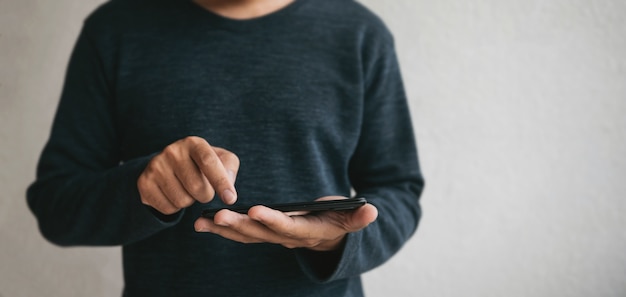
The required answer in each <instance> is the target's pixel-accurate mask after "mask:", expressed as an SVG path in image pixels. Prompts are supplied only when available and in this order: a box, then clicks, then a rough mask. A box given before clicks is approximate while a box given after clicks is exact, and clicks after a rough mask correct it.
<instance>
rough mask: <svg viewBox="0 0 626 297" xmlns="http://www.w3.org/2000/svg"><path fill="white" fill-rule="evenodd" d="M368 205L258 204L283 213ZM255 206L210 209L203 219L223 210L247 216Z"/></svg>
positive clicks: (351, 200)
mask: <svg viewBox="0 0 626 297" xmlns="http://www.w3.org/2000/svg"><path fill="white" fill-rule="evenodd" d="M365 203H367V200H366V199H365V198H349V199H339V200H327V201H308V202H292V203H281V204H267V205H266V204H256V205H263V206H266V207H269V208H272V209H276V210H279V211H282V212H290V211H309V212H314V211H328V210H351V209H356V208H359V207H361V206H363V205H365ZM252 206H254V205H250V206H237V207H223V208H209V209H205V210H203V211H202V217H205V218H209V219H212V218H213V217H214V216H215V214H216V213H217V212H218V211H220V210H222V209H228V210H231V211H234V212H238V213H241V214H247V213H248V210H250V208H251V207H252Z"/></svg>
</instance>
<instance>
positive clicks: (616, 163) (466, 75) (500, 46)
mask: <svg viewBox="0 0 626 297" xmlns="http://www.w3.org/2000/svg"><path fill="white" fill-rule="evenodd" d="M100 2H102V1H101V0H56V1H50V0H21V1H14V0H0V189H1V191H0V195H1V196H0V296H2V297H13V296H93V297H97V296H119V293H120V290H121V286H122V283H121V263H120V249H119V248H65V249H63V248H58V247H55V246H53V245H51V244H49V243H47V242H46V241H45V240H44V239H42V237H41V236H40V235H39V233H38V231H37V228H36V224H35V220H34V218H33V216H32V215H31V214H30V212H29V211H28V209H27V208H26V204H25V199H24V191H25V188H26V187H27V185H28V184H29V183H30V182H31V181H32V180H33V178H34V170H35V164H36V161H37V157H38V154H39V152H40V151H41V148H42V146H43V144H44V141H45V140H46V138H47V135H48V132H49V128H50V123H51V120H52V116H53V113H54V110H55V107H56V103H57V101H58V97H59V93H60V88H61V84H62V80H63V75H64V71H65V65H66V63H67V59H68V56H69V53H70V50H71V47H72V45H73V43H74V41H75V38H76V35H77V33H78V30H79V29H80V26H81V21H82V20H83V19H84V17H85V16H86V15H87V14H88V13H89V12H90V11H92V10H93V9H94V8H95V7H96V6H97V5H98V4H99V3H100ZM362 2H363V3H364V4H365V5H367V6H368V7H370V8H371V9H372V10H374V11H375V12H376V13H377V14H379V15H380V16H381V17H382V18H383V19H384V20H385V21H386V23H387V24H388V26H389V27H390V29H391V30H392V31H393V32H394V34H395V37H396V42H397V48H398V53H399V57H400V61H401V65H402V70H403V74H404V77H405V83H406V86H407V92H408V95H409V98H410V104H411V109H412V113H413V116H414V124H415V128H416V133H417V137H418V142H419V148H420V154H421V159H422V163H423V169H424V172H425V174H426V177H427V180H428V182H427V189H426V191H425V193H424V196H423V206H424V217H423V220H422V222H421V226H420V228H419V230H418V232H417V234H416V236H415V237H413V238H412V239H411V241H410V242H409V243H408V244H407V245H406V246H405V247H404V248H403V249H402V251H401V252H400V253H399V254H398V255H397V256H396V257H395V258H393V259H392V260H391V261H389V262H388V263H386V264H385V265H383V266H381V267H380V268H378V269H376V270H374V271H372V272H369V273H367V274H366V275H365V283H366V290H367V293H368V295H369V296H437V297H439V296H481V297H484V296H546V297H548V296H550V297H551V296H625V295H626V253H625V252H624V251H626V232H625V231H624V229H623V226H624V225H625V223H626V216H624V212H625V211H626V199H624V198H625V197H624V196H625V193H626V182H624V181H623V179H624V177H626V131H625V128H626V1H623V0H594V1H591V0H587V1H583V0H478V1H465V0H437V1H423V0H417V1H416V0H392V1H382V0H364V1H362Z"/></svg>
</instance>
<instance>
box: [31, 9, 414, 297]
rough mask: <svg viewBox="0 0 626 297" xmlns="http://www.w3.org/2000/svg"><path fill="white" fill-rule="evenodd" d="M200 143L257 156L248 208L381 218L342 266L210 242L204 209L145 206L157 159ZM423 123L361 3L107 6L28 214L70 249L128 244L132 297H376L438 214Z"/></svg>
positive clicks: (249, 171)
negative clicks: (359, 207)
mask: <svg viewBox="0 0 626 297" xmlns="http://www.w3.org/2000/svg"><path fill="white" fill-rule="evenodd" d="M191 135H194V136H199V137H203V138H204V139H206V140H207V141H208V142H209V143H210V144H212V145H216V146H219V147H224V148H226V149H228V150H230V151H232V152H234V153H235V154H237V156H238V157H239V159H240V161H241V167H240V170H239V173H238V176H237V182H236V184H235V187H236V188H237V191H238V193H239V201H241V202H242V203H246V204H254V203H284V202H294V201H303V200H314V199H316V198H318V197H322V196H328V195H340V196H350V195H351V193H355V194H356V195H357V196H360V197H365V198H367V199H368V201H369V202H370V203H372V204H373V205H374V206H376V207H377V208H378V211H379V215H378V219H377V220H376V221H375V222H374V223H372V224H371V225H370V226H368V227H367V228H365V229H363V230H361V231H359V232H355V233H351V234H349V235H348V236H347V239H346V241H345V245H344V246H343V248H342V249H340V250H338V251H334V252H329V253H319V252H312V251H309V250H305V249H295V250H291V249H287V248H284V247H282V246H279V245H273V244H250V245H246V244H240V243H236V242H233V241H230V240H227V239H224V238H221V237H219V236H216V235H214V234H201V233H196V232H195V231H194V229H193V222H194V221H195V220H196V219H197V218H198V216H199V214H200V212H201V211H202V209H204V208H206V207H219V206H221V202H220V201H219V199H214V201H212V202H210V203H209V204H208V205H206V204H201V203H196V204H194V205H192V206H191V207H188V208H187V209H185V210H183V211H181V212H179V213H177V214H175V215H173V216H168V217H165V216H161V215H158V213H156V212H155V211H153V210H151V209H150V208H148V207H146V206H144V205H143V204H141V202H140V197H139V193H138V190H137V186H136V183H137V178H138V177H139V175H140V174H141V172H142V171H143V170H144V168H145V167H146V165H147V164H148V162H149V161H150V159H151V158H152V156H154V155H155V154H157V153H158V152H159V151H161V150H162V149H163V148H164V147H165V146H167V145H168V144H170V143H172V142H174V141H176V140H178V139H181V138H183V137H186V136H191ZM423 186H424V180H423V178H422V174H421V172H420V167H419V162H418V157H417V149H416V145H415V138H414V134H413V129H412V123H411V118H410V114H409V107H408V103H407V99H406V95H405V91H404V87H403V83H402V78H401V73H400V68H399V66H398V61H397V58H396V54H395V49H394V45H393V38H392V36H391V34H390V33H389V32H388V30H387V28H386V27H385V26H384V24H383V23H382V22H381V21H380V20H379V19H378V18H377V17H376V16H374V15H373V14H372V13H371V12H369V11H368V10H367V9H365V8H364V7H362V6H361V5H359V4H357V3H356V2H354V1H352V0H315V1H311V0H297V1H295V2H293V3H292V4H290V5H289V6H287V7H285V8H283V9H281V10H279V11H278V12H275V13H272V14H270V15H267V16H264V17H260V18H256V19H251V20H243V21H240V20H232V19H227V18H224V17H221V16H219V15H215V14H213V13H211V12H209V11H206V10H204V9H202V8H200V7H199V6H197V5H195V4H193V3H192V2H191V1H173V0H153V1H146V0H124V1H111V2H107V3H105V4H104V5H103V6H101V7H100V8H98V9H97V10H96V11H95V12H94V13H93V14H91V15H90V16H89V17H88V18H87V20H86V21H85V24H84V26H83V30H82V32H81V34H80V37H79V38H78V41H77V43H76V46H75V49H74V51H73V54H72V56H71V59H70V63H69V65H68V70H67V76H66V79H65V85H64V88H63V92H62V95H61V100H60V102H59V107H58V110H57V113H56V116H55V119H54V123H53V127H52V130H51V134H50V138H49V140H48V142H47V144H46V145H45V147H44V149H43V152H42V154H41V158H40V162H39V165H38V169H37V179H36V180H35V181H34V183H33V184H32V185H31V186H30V187H29V189H28V191H27V199H28V204H29V206H30V208H31V210H32V212H33V213H34V214H35V216H36V217H37V219H38V222H39V226H40V230H41V232H42V234H43V235H44V236H45V237H46V238H47V239H49V240H50V241H52V242H54V243H56V244H59V245H121V246H123V257H124V259H123V260H124V281H125V288H124V296H249V295H254V296H362V294H363V292H362V288H361V280H360V275H361V274H362V273H363V272H365V271H368V270H370V269H373V268H375V267H377V266H379V265H381V264H382V263H384V262H385V261H387V260H388V259H389V258H390V257H392V256H393V254H395V252H397V251H398V250H399V249H400V248H401V246H402V245H403V244H404V243H405V242H406V241H407V240H408V239H409V238H410V236H411V235H412V234H413V233H414V232H415V230H416V228H417V225H418V221H419V218H420V215H421V208H420V204H419V197H420V195H421V191H422V188H423Z"/></svg>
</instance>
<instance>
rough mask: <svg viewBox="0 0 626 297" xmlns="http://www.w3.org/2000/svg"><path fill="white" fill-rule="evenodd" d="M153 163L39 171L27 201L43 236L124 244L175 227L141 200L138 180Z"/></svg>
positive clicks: (73, 242) (71, 241)
mask: <svg viewBox="0 0 626 297" xmlns="http://www.w3.org/2000/svg"><path fill="white" fill-rule="evenodd" d="M45 158H46V156H45V154H44V156H42V162H44V163H45V162H46V160H45ZM148 160H149V157H144V158H139V159H135V160H133V161H130V162H126V163H124V164H122V165H120V166H117V167H114V168H111V169H109V170H105V171H100V172H94V171H90V170H82V171H79V170H61V169H57V170H53V169H52V168H47V169H40V173H39V177H38V179H37V180H36V181H35V182H34V183H33V184H32V185H31V186H30V187H29V189H28V192H27V200H28V205H29V207H30V209H31V210H32V212H33V213H34V214H35V216H36V217H37V220H38V223H39V228H40V230H41V233H42V234H43V236H44V237H45V238H46V239H48V240H49V241H51V242H53V243H55V244H58V245H63V246H69V245H120V244H127V243H130V242H133V241H136V240H140V239H142V238H145V237H147V236H150V235H151V234H154V233H156V232H158V231H159V230H162V229H164V228H167V227H168V226H171V225H173V224H175V223H176V222H177V220H173V221H170V222H164V221H161V220H159V219H158V218H157V217H156V216H154V215H153V213H152V212H151V211H150V210H149V209H148V208H147V207H146V206H144V205H143V204H141V202H140V199H139V194H138V191H137V186H136V182H137V177H138V176H139V174H140V173H141V172H142V170H143V168H144V167H145V166H146V164H147V162H148ZM48 167H52V166H48ZM57 167H60V166H57Z"/></svg>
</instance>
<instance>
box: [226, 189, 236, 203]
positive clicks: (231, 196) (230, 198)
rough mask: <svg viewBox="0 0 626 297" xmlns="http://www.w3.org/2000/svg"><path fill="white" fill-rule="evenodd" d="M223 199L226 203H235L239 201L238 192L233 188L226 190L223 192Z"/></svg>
mask: <svg viewBox="0 0 626 297" xmlns="http://www.w3.org/2000/svg"><path fill="white" fill-rule="evenodd" d="M222 199H223V200H224V203H226V204H233V203H235V201H237V194H235V192H233V191H231V190H224V192H223V193H222Z"/></svg>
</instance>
